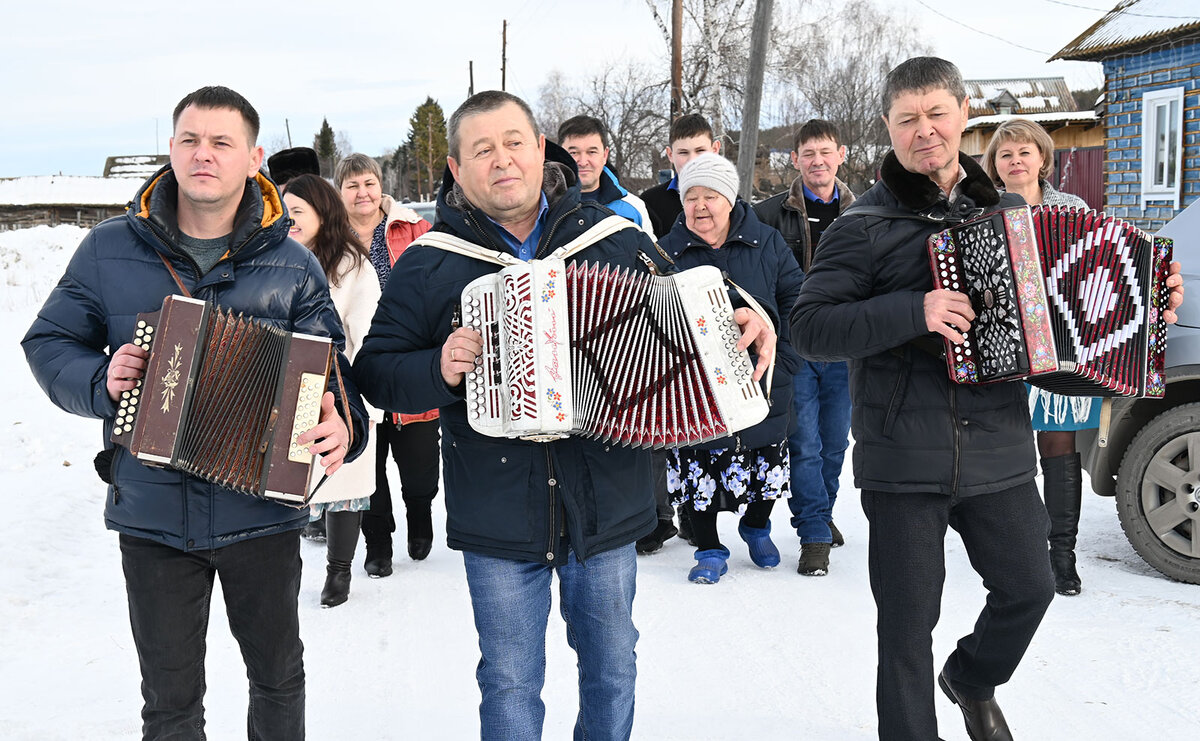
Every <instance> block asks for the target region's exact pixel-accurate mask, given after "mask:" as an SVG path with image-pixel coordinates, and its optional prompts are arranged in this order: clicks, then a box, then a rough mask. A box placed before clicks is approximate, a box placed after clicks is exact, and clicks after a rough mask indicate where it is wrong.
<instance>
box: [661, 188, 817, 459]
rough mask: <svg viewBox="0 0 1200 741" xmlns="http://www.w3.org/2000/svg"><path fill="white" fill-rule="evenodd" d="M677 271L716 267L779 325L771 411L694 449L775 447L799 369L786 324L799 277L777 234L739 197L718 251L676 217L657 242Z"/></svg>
mask: <svg viewBox="0 0 1200 741" xmlns="http://www.w3.org/2000/svg"><path fill="white" fill-rule="evenodd" d="M658 246H659V247H662V248H663V249H664V250H666V252H667V254H668V255H670V256H671V259H672V260H674V261H675V263H676V264H677V265H678V266H679V269H680V270H687V269H688V268H694V267H697V266H700V265H715V266H717V267H718V268H720V269H721V270H722V271H724V273H725V274H726V275H727V276H728V277H729V279H730V280H732V281H733V282H734V283H736V284H738V286H739V287H741V288H742V290H744V291H746V292H747V293H749V294H750V295H752V296H753V297H754V298H755V299H756V300H757V301H758V302H759V303H760V304H762V306H763V308H764V309H766V310H767V311H768V312H771V313H772V314H774V318H775V319H776V320H777V321H778V322H779V323H781V324H784V326H782V327H779V326H777V327H776V329H777V330H778V331H779V344H778V346H777V349H776V353H775V356H776V363H775V376H774V379H773V382H772V384H771V409H770V411H769V412H768V413H767V418H766V419H764V420H763V421H762V422H759V423H758V424H756V425H755V426H753V427H751V428H750V429H748V430H742V431H741V432H739V433H736V434H735V435H733V436H727V437H723V438H719V439H717V440H712V441H710V442H707V443H704V444H703V445H699V446H696V447H699V448H704V449H708V450H713V449H717V448H729V447H738V446H740V447H744V448H762V447H766V446H768V445H778V444H779V443H781V442H783V440H784V439H786V438H787V436H788V432H789V426H790V425H791V424H792V423H793V422H794V420H793V415H792V414H791V410H792V376H793V375H794V374H795V373H796V371H797V370H799V369H800V356H799V355H797V354H796V351H795V350H794V349H793V348H792V343H791V340H790V339H789V338H788V332H787V327H786V324H785V322H786V320H787V316H788V314H789V313H790V312H791V310H792V305H793V304H795V303H796V297H797V296H798V295H799V294H800V285H801V284H802V283H803V282H804V273H802V272H801V271H800V266H799V265H797V264H796V258H795V257H793V256H792V251H791V250H790V249H788V246H787V245H786V244H785V243H784V241H783V237H782V236H781V235H780V234H779V232H778V231H777V230H775V229H773V228H771V227H769V226H767V225H766V224H764V223H762V222H761V221H759V220H758V217H757V216H755V214H754V209H753V208H751V207H750V205H749V204H747V203H746V202H745V201H743V200H742V199H741V198H739V199H738V201H737V204H735V205H734V207H733V211H732V212H730V214H729V236H728V237H726V239H725V244H724V245H722V246H721V248H720V249H716V250H714V249H712V248H711V247H709V246H708V244H707V243H705V241H704V240H703V239H701V238H700V237H697V236H696V235H695V234H693V233H692V232H691V231H689V230H688V228H687V223H686V222H685V221H684V220H683V219H680V220H679V221H677V222H676V223H675V228H674V229H672V230H671V232H670V233H669V234H667V236H665V237H663V238H662V239H660V240H658Z"/></svg>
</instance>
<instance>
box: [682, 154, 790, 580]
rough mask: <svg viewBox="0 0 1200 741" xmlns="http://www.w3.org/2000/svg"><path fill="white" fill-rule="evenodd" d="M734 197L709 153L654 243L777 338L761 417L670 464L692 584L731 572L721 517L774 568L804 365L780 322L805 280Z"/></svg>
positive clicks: (725, 166) (723, 162) (687, 177)
mask: <svg viewBox="0 0 1200 741" xmlns="http://www.w3.org/2000/svg"><path fill="white" fill-rule="evenodd" d="M737 191H738V176H737V170H736V169H735V168H734V166H733V164H732V163H731V162H730V161H729V160H727V159H725V158H724V157H722V156H721V155H719V154H713V153H707V154H702V155H700V156H698V157H696V158H694V159H692V160H690V161H689V162H688V163H687V165H685V166H684V168H683V170H682V171H681V172H680V173H679V193H680V197H681V198H682V200H683V215H682V218H680V219H679V220H677V221H676V222H675V226H674V227H673V228H672V229H671V231H670V233H669V234H667V235H666V236H665V237H663V238H662V239H661V240H660V241H659V246H660V247H662V248H663V249H664V250H666V251H667V253H668V254H670V255H671V257H672V259H674V260H675V262H676V263H677V264H678V265H679V267H680V268H681V269H687V268H693V267H697V266H699V265H715V266H717V267H719V268H720V269H721V270H723V271H724V272H725V274H726V275H727V276H728V277H729V279H730V280H732V281H733V282H734V283H737V284H738V285H739V286H740V287H741V288H742V289H743V290H745V291H746V292H748V293H750V294H751V295H752V296H754V297H755V299H757V300H758V302H759V303H760V304H762V306H763V307H764V308H765V309H767V310H768V311H769V312H771V313H772V314H773V315H774V318H775V321H776V323H777V326H776V327H775V330H776V331H777V332H778V333H779V345H778V347H777V349H776V366H775V376H774V381H773V383H772V388H771V411H770V412H769V413H768V415H767V418H766V419H765V420H763V421H762V422H760V423H758V424H757V425H755V426H754V427H751V428H750V429H748V430H743V431H741V432H739V433H737V434H736V435H731V436H728V437H723V438H720V439H717V440H713V441H711V442H708V443H705V444H703V445H699V446H695V447H692V448H683V449H680V450H677V451H675V452H674V455H672V456H671V458H669V459H668V470H667V487H668V489H669V490H670V492H671V495H672V498H673V501H674V503H675V504H677V505H681V506H685V507H688V508H689V515H690V516H691V518H692V532H693V540H692V544H693V545H694V546H695V547H696V565H695V566H694V567H693V568H692V570H691V572H690V573H689V574H688V579H689V580H690V581H693V582H697V583H701V584H713V583H716V582H717V581H718V580H719V579H720V578H721V575H722V574H724V573H725V572H726V571H727V570H728V565H727V562H728V560H729V557H730V552H729V549H728V548H726V547H725V546H724V545H722V543H721V540H720V538H719V537H718V536H717V512H719V511H722V510H724V511H734V512H738V513H740V514H741V515H742V517H741V521H740V522H739V524H738V535H740V536H741V538H742V540H744V541H745V542H746V544H747V546H748V548H749V551H750V560H751V561H753V562H754V564H755V565H757V566H759V567H761V568H772V567H774V566H777V565H779V550H778V549H777V548H776V547H775V544H774V543H772V542H771V520H770V517H771V509H772V508H773V506H774V504H775V500H776V499H778V498H780V497H786V496H788V494H789V482H788V478H789V475H790V474H789V470H790V466H789V463H788V447H787V435H788V425H789V424H790V421H791V415H790V410H791V408H792V373H793V372H795V370H796V369H797V368H798V367H799V363H800V358H799V356H798V355H796V352H795V350H793V349H792V346H791V343H790V341H789V340H788V338H787V335H788V332H787V331H786V328H784V327H780V326H778V323H779V322H780V321H786V320H787V316H788V313H789V312H790V311H791V309H792V304H793V303H795V301H796V296H798V295H799V293H800V284H801V283H802V282H803V280H804V274H803V273H802V272H801V271H800V266H799V265H798V264H797V263H796V258H795V257H794V256H793V255H792V251H791V250H790V249H789V248H788V246H787V244H786V243H785V242H784V240H783V236H782V235H780V233H779V232H778V231H776V230H775V229H773V228H772V227H769V226H767V225H765V224H763V223H762V222H760V221H759V220H758V217H757V216H755V214H754V210H753V209H752V208H750V206H749V204H747V203H746V202H745V201H743V200H742V199H740V198H738V195H737ZM735 300H736V299H735Z"/></svg>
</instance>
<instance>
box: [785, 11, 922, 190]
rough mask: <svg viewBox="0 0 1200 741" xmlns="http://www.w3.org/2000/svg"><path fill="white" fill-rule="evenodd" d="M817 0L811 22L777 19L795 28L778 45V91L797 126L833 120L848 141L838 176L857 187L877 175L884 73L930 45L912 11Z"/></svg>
mask: <svg viewBox="0 0 1200 741" xmlns="http://www.w3.org/2000/svg"><path fill="white" fill-rule="evenodd" d="M822 7H823V10H824V11H825V13H826V15H824V16H822V17H818V18H815V19H814V20H812V21H809V22H802V21H800V20H799V19H798V15H799V14H795V13H793V14H791V17H790V18H788V19H781V22H784V23H788V24H790V25H791V26H792V27H793V30H794V32H795V33H794V34H792V36H793V38H794V41H793V43H791V44H788V45H781V46H779V47H778V48H777V50H778V54H777V58H776V64H775V69H774V73H775V76H776V82H777V84H778V86H779V87H778V92H779V99H780V100H781V101H783V104H782V108H783V109H785V110H786V111H787V112H786V113H784V114H783V115H785V116H787V117H788V120H789V121H790V122H792V123H793V124H794V125H795V126H796V127H799V125H800V124H801V123H802V122H803V121H804V120H806V119H807V118H814V117H815V118H823V119H826V120H828V121H832V122H833V123H835V124H837V126H838V129H839V130H840V131H841V135H842V143H843V144H845V145H846V146H847V149H848V153H847V157H846V163H845V164H844V165H843V166H842V167H843V173H844V177H843V179H844V180H846V181H847V182H848V183H850V186H851V187H852V188H855V189H856V190H860V189H862V188H864V187H865V186H866V185H868V184H869V183H871V182H872V181H873V180H874V176H875V170H876V168H877V167H878V166H879V163H880V161H881V160H882V158H883V154H884V153H886V152H887V149H888V138H887V131H886V129H885V128H884V126H883V120H882V111H881V110H880V94H881V92H882V90H883V82H884V78H886V77H887V73H888V72H889V71H890V70H891V69H892V68H893V67H895V66H896V65H897V64H899V63H900V62H902V61H904V60H905V59H908V58H909V57H912V56H916V55H919V54H928V53H930V51H929V48H928V46H927V45H925V44H924V43H922V42H921V40H920V35H919V30H918V28H917V27H916V25H915V24H914V23H913V21H912V20H911V19H910V18H908V17H907V16H896V15H894V14H892V13H891V12H889V11H888V10H887V9H885V8H883V7H880V6H876V5H875V4H873V3H872V2H871V0H849V2H848V3H847V4H846V5H844V6H842V7H841V8H839V9H836V10H831V9H830V6H822ZM789 91H791V92H790V94H789Z"/></svg>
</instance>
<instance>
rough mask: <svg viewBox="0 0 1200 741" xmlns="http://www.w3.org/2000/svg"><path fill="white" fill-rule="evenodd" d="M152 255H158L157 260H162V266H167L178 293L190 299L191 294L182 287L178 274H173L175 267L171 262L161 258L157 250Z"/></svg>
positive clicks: (161, 255)
mask: <svg viewBox="0 0 1200 741" xmlns="http://www.w3.org/2000/svg"><path fill="white" fill-rule="evenodd" d="M154 254H156V255H158V259H160V260H162V261H163V265H166V266H167V272H168V273H170V274H171V277H172V278H174V279H175V285H177V286H179V292H180V293H182V294H183V295H184V296H187V297H188V298H191V297H192V292H191V291H189V290H188V289H187V288H186V287H185V286H184V285H183V280H181V279H180V277H179V273H177V272H175V266H173V265H172V264H171V261H170V260H168V259H167V258H165V257H163V254H162V253H161V252H159V251H157V250H155V252H154Z"/></svg>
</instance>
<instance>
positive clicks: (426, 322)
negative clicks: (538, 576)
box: [354, 142, 657, 563]
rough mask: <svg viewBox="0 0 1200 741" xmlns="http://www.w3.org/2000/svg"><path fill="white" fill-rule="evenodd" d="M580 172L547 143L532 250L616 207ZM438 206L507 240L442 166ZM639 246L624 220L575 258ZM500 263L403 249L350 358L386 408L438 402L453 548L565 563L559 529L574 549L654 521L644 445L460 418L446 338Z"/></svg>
mask: <svg viewBox="0 0 1200 741" xmlns="http://www.w3.org/2000/svg"><path fill="white" fill-rule="evenodd" d="M575 173H576V170H575V163H574V161H573V160H572V159H571V158H570V156H568V155H567V153H566V152H565V151H564V150H563V149H562V148H560V147H558V146H557V145H555V144H553V143H551V142H547V143H546V177H545V184H544V186H543V192H545V193H546V197H547V201H548V203H549V212H548V213H547V218H546V226H545V229H544V231H543V232H542V235H541V239H540V241H539V243H538V246H537V250H536V253H535V256H536V257H546V256H548V255H549V254H550V253H551V252H552V251H553V250H554V249H555V248H557V247H559V246H561V245H563V244H564V243H566V242H568V241H570V240H571V239H574V238H575V237H577V236H579V235H580V234H581V233H583V232H584V231H586V230H587V229H588V228H589V227H590V226H592V225H593V224H595V223H597V222H598V221H600V220H601V219H603V218H605V217H607V216H609V215H610V214H611V213H612V212H611V211H609V210H608V209H607V208H605V207H604V206H601V205H599V204H597V203H595V202H586V203H581V202H580V200H579V185H578V182H577V177H576V174H575ZM451 203H456V204H461V206H462V207H456V206H452V205H451ZM438 215H439V218H440V221H439V222H438V224H437V226H435V227H434V229H435V230H437V231H444V232H448V233H450V234H454V235H455V236H458V237H461V238H463V239H467V240H469V241H471V242H474V243H476V244H481V245H483V246H485V247H487V248H489V249H493V250H497V251H508V248H507V247H506V246H505V243H504V241H503V240H502V238H501V237H500V235H499V232H498V231H497V230H496V227H495V225H494V224H493V223H492V222H491V221H490V220H489V219H488V218H487V216H486V215H484V213H483V212H482V211H481V210H480V209H478V208H475V207H474V206H472V205H471V204H469V203H463V199H462V191H461V189H459V188H458V187H457V184H456V183H455V181H454V178H453V176H452V175H451V174H450V171H449V169H447V170H446V172H445V174H444V176H443V182H442V190H441V194H440V196H439V198H438ZM639 251H643V252H644V253H653V252H656V251H655V250H654V248H653V243H652V242H651V241H650V238H649V237H648V236H647V235H646V233H645V232H642V231H641V230H639V229H625V230H622V231H620V232H617V233H616V234H614V235H612V236H611V237H609V238H607V239H605V240H603V241H601V242H599V243H597V244H595V245H593V246H591V247H589V248H587V249H585V250H584V251H583V252H582V253H580V254H579V255H578V256H577V258H573V259H579V260H586V261H588V262H591V263H608V264H610V265H617V266H626V267H636V266H641V265H642V263H641V261H640V260H639V259H638V257H637V255H638V252H639ZM497 270H498V268H497V266H496V265H494V264H491V263H487V262H483V261H480V260H476V259H473V258H470V257H465V256H462V255H457V254H452V253H449V252H445V251H443V250H440V249H436V248H433V247H426V246H421V245H414V246H411V247H409V249H407V250H405V252H404V254H403V255H401V256H400V259H399V260H397V261H396V265H395V267H394V268H393V269H392V277H391V279H390V280H389V281H388V284H387V287H386V288H385V289H384V292H383V299H382V301H381V302H380V304H379V310H378V311H377V312H376V314H375V318H374V321H373V322H372V324H371V331H370V333H369V334H368V335H367V338H366V340H365V341H364V342H363V347H362V349H361V350H360V351H359V353H358V356H357V357H356V358H355V364H354V367H355V372H356V374H357V376H358V379H359V383H360V385H361V386H362V388H363V390H364V392H365V394H366V397H367V399H368V400H369V401H370V402H371V403H372V404H374V405H375V406H377V407H380V408H383V409H395V410H397V411H399V412H419V411H423V410H426V409H429V408H430V407H438V408H439V409H440V411H441V415H440V419H441V426H442V474H443V477H444V479H445V484H446V512H447V518H446V534H447V540H448V542H449V545H450V547H451V548H455V549H458V550H466V551H471V552H475V553H482V554H485V555H490V556H497V557H501V558H511V559H516V560H521V561H538V562H542V563H562V562H563V560H564V559H565V558H566V553H565V552H564V550H563V549H562V548H560V545H561V540H562V534H563V533H564V532H565V533H566V535H567V537H568V538H569V545H570V548H571V550H573V551H574V552H575V554H576V556H577V557H578V558H580V559H586V558H588V557H590V556H592V555H595V554H597V553H601V552H603V551H606V550H611V549H613V548H617V547H620V546H624V545H627V544H629V543H632V542H633V541H635V540H636V539H638V538H639V537H641V536H642V535H645V534H646V533H648V532H650V531H651V530H652V529H653V528H654V524H655V522H656V521H657V519H656V515H655V509H654V496H653V493H652V492H651V486H650V456H649V453H647V452H646V451H642V450H633V449H630V448H624V447H617V446H610V445H605V444H601V443H596V442H592V441H590V440H588V439H585V438H578V437H572V438H567V439H564V440H557V441H554V442H550V443H538V442H530V441H525V440H518V439H507V438H494V437H488V436H486V435H481V434H480V433H478V432H476V431H475V430H473V429H472V428H471V426H470V424H469V423H468V422H467V416H466V404H465V403H464V402H463V385H462V384H460V385H459V386H458V387H455V388H450V387H448V386H447V385H446V382H445V380H444V379H443V378H442V374H441V366H440V362H441V361H440V355H441V348H442V345H443V344H444V343H445V341H446V338H447V337H448V336H449V335H450V332H451V331H452V326H451V320H452V316H453V314H454V312H455V308H456V307H457V306H458V304H459V301H460V298H461V295H462V290H463V288H464V287H465V286H466V285H467V283H469V282H471V281H472V280H475V279H476V278H478V277H480V276H482V275H486V274H488V273H494V272H496V271H497Z"/></svg>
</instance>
